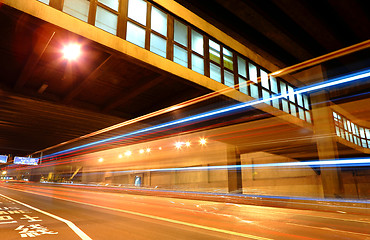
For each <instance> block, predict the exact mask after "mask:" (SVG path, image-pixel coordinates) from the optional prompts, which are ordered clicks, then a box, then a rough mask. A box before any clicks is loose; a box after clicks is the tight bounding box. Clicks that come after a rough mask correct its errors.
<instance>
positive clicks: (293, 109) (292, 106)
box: [290, 103, 297, 116]
mask: <svg viewBox="0 0 370 240" xmlns="http://www.w3.org/2000/svg"><path fill="white" fill-rule="evenodd" d="M290 114H292V115H293V116H297V110H296V108H295V105H294V104H293V103H291V104H290Z"/></svg>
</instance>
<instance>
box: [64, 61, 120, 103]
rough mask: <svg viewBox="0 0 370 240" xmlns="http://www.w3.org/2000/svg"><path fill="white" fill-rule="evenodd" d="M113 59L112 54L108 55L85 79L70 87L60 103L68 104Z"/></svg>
mask: <svg viewBox="0 0 370 240" xmlns="http://www.w3.org/2000/svg"><path fill="white" fill-rule="evenodd" d="M113 61H114V58H113V56H112V55H110V56H109V57H108V58H106V59H105V60H104V61H103V62H102V63H101V64H100V65H99V66H98V67H97V68H95V70H94V71H93V72H92V73H90V74H89V75H88V76H87V77H86V78H85V79H83V80H82V81H81V82H80V83H79V84H78V86H76V87H75V88H74V89H72V90H71V91H70V92H69V93H68V94H67V95H66V96H65V97H64V98H63V100H62V103H64V104H68V103H70V102H71V101H72V100H73V98H75V97H76V96H77V95H78V94H79V93H80V92H82V91H83V90H84V88H85V86H86V84H88V83H90V82H92V81H94V80H95V79H97V78H98V77H99V76H101V75H103V74H104V73H105V72H106V71H107V70H108V69H109V67H110V66H111V65H112V62H113Z"/></svg>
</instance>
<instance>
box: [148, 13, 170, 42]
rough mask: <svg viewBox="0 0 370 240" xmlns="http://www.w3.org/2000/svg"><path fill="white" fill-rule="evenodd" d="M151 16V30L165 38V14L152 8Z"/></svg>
mask: <svg viewBox="0 0 370 240" xmlns="http://www.w3.org/2000/svg"><path fill="white" fill-rule="evenodd" d="M151 15H152V16H151V23H150V24H151V27H152V30H154V31H156V32H157V33H159V34H161V35H163V36H167V14H165V13H164V12H162V11H160V10H158V9H157V8H156V7H152V12H151Z"/></svg>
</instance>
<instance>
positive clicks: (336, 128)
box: [335, 127, 340, 137]
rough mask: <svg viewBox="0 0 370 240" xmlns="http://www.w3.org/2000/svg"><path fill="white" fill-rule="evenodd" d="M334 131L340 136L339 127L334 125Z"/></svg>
mask: <svg viewBox="0 0 370 240" xmlns="http://www.w3.org/2000/svg"><path fill="white" fill-rule="evenodd" d="M335 132H336V133H337V136H338V137H340V131H339V127H335Z"/></svg>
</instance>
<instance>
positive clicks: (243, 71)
mask: <svg viewBox="0 0 370 240" xmlns="http://www.w3.org/2000/svg"><path fill="white" fill-rule="evenodd" d="M238 74H239V75H241V76H243V77H245V78H247V65H246V62H245V60H244V59H243V58H241V57H239V56H238Z"/></svg>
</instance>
